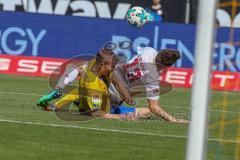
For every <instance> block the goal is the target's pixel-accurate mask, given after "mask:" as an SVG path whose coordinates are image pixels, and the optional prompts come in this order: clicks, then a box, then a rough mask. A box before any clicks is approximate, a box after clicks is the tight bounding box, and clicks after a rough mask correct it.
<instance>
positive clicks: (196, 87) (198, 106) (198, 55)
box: [186, 0, 218, 160]
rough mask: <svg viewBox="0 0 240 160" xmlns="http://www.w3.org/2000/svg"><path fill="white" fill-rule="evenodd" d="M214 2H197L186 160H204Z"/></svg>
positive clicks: (213, 32)
mask: <svg viewBox="0 0 240 160" xmlns="http://www.w3.org/2000/svg"><path fill="white" fill-rule="evenodd" d="M217 3H218V0H199V6H198V21H197V34H196V43H195V66H194V80H193V87H192V94H191V105H192V108H191V122H190V126H189V131H188V143H187V153H186V160H204V159H205V158H206V144H207V143H206V142H207V134H208V105H209V95H210V94H209V91H210V79H211V66H212V53H213V44H214V40H215V31H216V30H215V20H216V19H215V17H216V6H217Z"/></svg>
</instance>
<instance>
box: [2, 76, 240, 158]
mask: <svg viewBox="0 0 240 160" xmlns="http://www.w3.org/2000/svg"><path fill="white" fill-rule="evenodd" d="M49 90H50V88H49V86H48V80H47V79H44V78H34V77H21V76H9V75H0V159H4V160H5V159H24V160H28V159H59V160H61V159H71V160H72V159H81V160H82V159H93V160H102V159H107V160H108V159H109V160H112V159H119V160H120V159H138V160H140V159H147V160H152V159H157V160H183V159H184V158H185V148H186V138H185V137H186V136H187V126H184V125H175V124H169V123H168V122H165V121H163V120H161V119H159V118H158V119H151V120H145V121H140V122H130V121H118V120H104V119H94V120H90V121H63V120H61V119H59V118H58V117H57V116H56V115H55V114H54V113H51V112H44V111H42V110H39V109H38V108H37V107H36V106H35V103H36V100H37V99H38V98H39V97H40V95H41V94H45V93H46V92H47V91H49ZM137 102H138V103H137V106H138V107H141V106H145V105H146V103H145V100H144V99H140V98H139V99H137ZM160 102H161V104H162V105H164V106H165V107H164V108H165V109H166V110H167V111H169V112H171V113H173V114H174V115H176V116H177V117H184V118H189V113H190V109H189V104H190V90H189V89H176V90H175V91H174V92H171V93H169V94H166V95H163V96H161V99H160ZM239 104H240V100H239V94H238V93H228V92H213V93H212V102H211V111H210V116H211V117H210V122H209V139H210V140H209V141H208V156H207V157H208V158H207V159H209V160H215V159H216V160H219V159H222V160H225V159H229V160H238V159H240V155H239V153H240V146H239V145H240V144H239V143H236V142H234V141H236V140H238V141H239V139H237V138H238V137H240V129H239V128H240V126H239V125H240V124H239V117H240V108H239ZM223 111H225V112H223ZM4 120H7V121H8V122H6V121H5V122H4ZM9 120H10V121H19V122H20V123H16V122H9ZM22 122H28V124H24V123H22ZM31 123H32V124H31ZM50 123H51V124H54V125H55V126H53V125H48V124H50ZM42 124H43V125H42ZM45 124H46V125H45ZM223 124H224V125H223ZM67 126H74V127H67ZM81 127H82V128H81ZM101 129H104V130H101ZM212 139H227V140H231V141H216V140H212Z"/></svg>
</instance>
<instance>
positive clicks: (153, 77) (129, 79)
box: [116, 47, 160, 100]
mask: <svg viewBox="0 0 240 160" xmlns="http://www.w3.org/2000/svg"><path fill="white" fill-rule="evenodd" d="M156 56H157V51H156V50H155V49H153V48H151V47H145V48H142V49H140V50H139V52H138V55H136V56H135V57H133V58H132V59H131V60H130V61H128V62H127V63H121V64H119V65H117V66H116V71H117V73H116V74H117V75H118V77H119V78H120V79H121V80H122V81H123V83H124V84H125V86H126V87H127V88H128V89H129V91H130V92H135V93H138V92H145V93H146V97H147V98H148V99H155V100H157V99H159V94H160V76H159V73H158V70H157V66H156V64H155V59H156Z"/></svg>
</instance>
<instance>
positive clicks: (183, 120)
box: [172, 119, 189, 124]
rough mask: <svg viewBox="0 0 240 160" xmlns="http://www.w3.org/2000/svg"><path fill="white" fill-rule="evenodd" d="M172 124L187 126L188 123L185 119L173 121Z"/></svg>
mask: <svg viewBox="0 0 240 160" xmlns="http://www.w3.org/2000/svg"><path fill="white" fill-rule="evenodd" d="M172 122H173V123H176V124H189V121H188V120H186V119H175V120H173V121H172Z"/></svg>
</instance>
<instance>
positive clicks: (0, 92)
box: [0, 91, 240, 114]
mask: <svg viewBox="0 0 240 160" xmlns="http://www.w3.org/2000/svg"><path fill="white" fill-rule="evenodd" d="M0 94H16V95H26V96H43V95H42V94H35V93H21V92H2V91H0ZM138 104H140V105H141V104H144V103H141V102H140V103H138ZM144 105H146V104H144ZM166 107H167V108H181V109H190V107H179V106H166ZM210 111H213V112H225V113H234V114H238V113H240V112H235V111H224V110H220V109H211V110H210Z"/></svg>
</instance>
